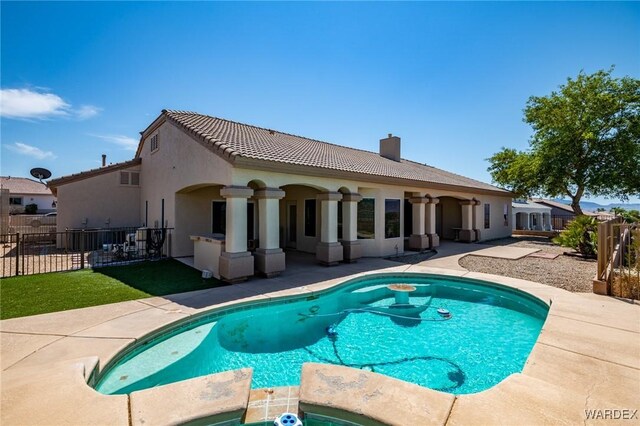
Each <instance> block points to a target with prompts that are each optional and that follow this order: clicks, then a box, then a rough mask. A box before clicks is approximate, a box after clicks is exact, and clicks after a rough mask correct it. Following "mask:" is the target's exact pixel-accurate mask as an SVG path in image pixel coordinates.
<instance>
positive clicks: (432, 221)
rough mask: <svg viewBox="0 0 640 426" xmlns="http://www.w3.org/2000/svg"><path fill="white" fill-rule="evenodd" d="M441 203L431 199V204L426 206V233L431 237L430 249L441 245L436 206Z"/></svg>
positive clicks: (436, 199)
mask: <svg viewBox="0 0 640 426" xmlns="http://www.w3.org/2000/svg"><path fill="white" fill-rule="evenodd" d="M439 202H440V200H439V199H438V198H435V197H429V202H428V203H427V204H426V205H425V208H426V219H427V221H426V229H425V232H426V234H427V237H429V248H434V247H438V246H439V245H440V236H439V235H438V234H436V204H438V203H439Z"/></svg>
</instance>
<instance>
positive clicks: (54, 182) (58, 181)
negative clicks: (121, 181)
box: [47, 158, 142, 194]
mask: <svg viewBox="0 0 640 426" xmlns="http://www.w3.org/2000/svg"><path fill="white" fill-rule="evenodd" d="M141 163H142V159H140V158H134V159H133V160H128V161H123V162H121V163H114V164H109V165H108V166H104V167H98V168H95V169H91V170H85V171H84V172H80V173H74V174H71V175H67V176H61V177H59V178H55V179H51V180H50V181H48V182H47V186H48V187H49V188H51V189H52V191H53V193H54V194H56V192H57V187H58V186H60V185H64V184H66V183H70V182H75V181H77V180H82V179H86V178H88V177H92V176H97V175H101V174H104V173H109V172H113V171H116V170H120V169H126V168H128V167H133V166H137V165H138V164H141Z"/></svg>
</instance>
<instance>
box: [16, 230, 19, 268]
mask: <svg viewBox="0 0 640 426" xmlns="http://www.w3.org/2000/svg"><path fill="white" fill-rule="evenodd" d="M19 274H20V233H19V232H16V276H18V275H19Z"/></svg>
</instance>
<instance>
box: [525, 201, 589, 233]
mask: <svg viewBox="0 0 640 426" xmlns="http://www.w3.org/2000/svg"><path fill="white" fill-rule="evenodd" d="M533 202H535V203H536V204H540V205H543V206H546V207H549V208H551V222H552V227H553V229H565V228H566V227H567V224H569V222H571V221H572V220H573V219H574V218H575V217H576V214H575V212H574V211H573V208H571V206H570V205H568V204H564V203H561V202H559V201H554V200H545V199H541V198H538V199H533ZM584 214H585V215H587V216H595V217H598V216H599V214H598V213H592V212H584Z"/></svg>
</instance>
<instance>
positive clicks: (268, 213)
mask: <svg viewBox="0 0 640 426" xmlns="http://www.w3.org/2000/svg"><path fill="white" fill-rule="evenodd" d="M284 195H285V194H284V191H282V190H281V189H278V188H265V189H259V190H257V191H256V192H255V198H256V199H257V200H258V228H259V236H258V237H259V247H258V248H257V249H256V252H255V254H254V257H255V259H256V270H257V271H258V272H260V273H261V274H262V275H266V276H267V277H274V276H276V275H278V274H280V272H282V271H284V270H285V254H284V252H283V251H282V249H281V248H280V200H281V199H282V198H284Z"/></svg>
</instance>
